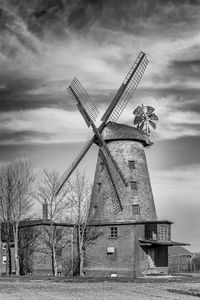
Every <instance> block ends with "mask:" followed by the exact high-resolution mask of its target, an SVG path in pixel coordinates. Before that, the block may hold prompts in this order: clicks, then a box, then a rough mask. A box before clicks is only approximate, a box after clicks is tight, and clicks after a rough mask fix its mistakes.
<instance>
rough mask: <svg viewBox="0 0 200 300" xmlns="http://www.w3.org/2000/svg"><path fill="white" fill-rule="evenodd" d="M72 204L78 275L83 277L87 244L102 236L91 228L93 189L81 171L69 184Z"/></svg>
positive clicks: (95, 229)
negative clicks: (89, 215)
mask: <svg viewBox="0 0 200 300" xmlns="http://www.w3.org/2000/svg"><path fill="white" fill-rule="evenodd" d="M68 184H69V188H70V192H69V196H68V198H69V200H70V203H71V217H72V220H73V222H74V223H75V227H76V228H77V230H76V241H77V242H76V244H77V260H78V261H77V268H78V270H77V271H78V275H80V276H83V275H84V274H83V262H84V252H85V249H86V246H87V244H90V243H93V242H95V240H96V239H97V237H98V236H99V235H100V234H101V233H100V232H99V231H98V230H97V228H95V227H93V226H91V225H92V220H89V219H88V212H89V204H90V196H91V187H90V185H89V183H88V180H87V178H86V176H85V174H81V173H80V172H79V171H77V172H76V174H75V179H74V180H73V181H71V182H69V183H68Z"/></svg>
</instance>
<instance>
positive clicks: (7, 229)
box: [5, 222, 12, 275]
mask: <svg viewBox="0 0 200 300" xmlns="http://www.w3.org/2000/svg"><path fill="white" fill-rule="evenodd" d="M5 226H6V227H5V233H6V244H7V259H6V274H8V275H12V260H11V249H10V223H9V222H7V223H6V224H5Z"/></svg>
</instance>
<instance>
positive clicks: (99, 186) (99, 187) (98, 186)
mask: <svg viewBox="0 0 200 300" xmlns="http://www.w3.org/2000/svg"><path fill="white" fill-rule="evenodd" d="M100 190H101V183H97V191H98V193H99V192H100Z"/></svg>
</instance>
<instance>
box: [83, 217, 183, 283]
mask: <svg viewBox="0 0 200 300" xmlns="http://www.w3.org/2000/svg"><path fill="white" fill-rule="evenodd" d="M93 226H95V227H96V228H97V230H98V231H99V233H100V235H99V237H98V239H97V240H96V241H95V243H92V244H90V245H88V247H87V249H86V253H85V263H84V274H85V275H86V276H91V277H132V278H137V277H141V276H147V275H168V247H169V246H173V245H185V244H182V243H177V242H172V241H171V222H169V221H158V220H156V221H144V222H128V221H125V222H121V223H119V222H117V223H110V224H108V223H101V224H94V225H93Z"/></svg>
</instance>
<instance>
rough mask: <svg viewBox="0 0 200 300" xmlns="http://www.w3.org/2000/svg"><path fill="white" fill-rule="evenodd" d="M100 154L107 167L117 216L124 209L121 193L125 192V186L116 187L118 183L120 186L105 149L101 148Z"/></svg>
mask: <svg viewBox="0 0 200 300" xmlns="http://www.w3.org/2000/svg"><path fill="white" fill-rule="evenodd" d="M99 154H100V156H101V159H102V161H103V162H104V164H105V167H106V168H105V170H106V174H107V178H108V183H109V187H110V193H111V199H112V204H113V211H114V213H115V214H117V213H118V212H120V211H121V210H122V209H123V207H122V204H121V200H120V192H122V191H123V186H119V185H118V186H117V185H116V183H117V184H118V182H117V180H116V179H117V178H116V174H115V175H114V172H113V169H112V167H111V165H112V164H111V163H110V162H109V159H108V158H106V152H105V150H104V149H103V148H100V151H99ZM119 188H120V192H119Z"/></svg>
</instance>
